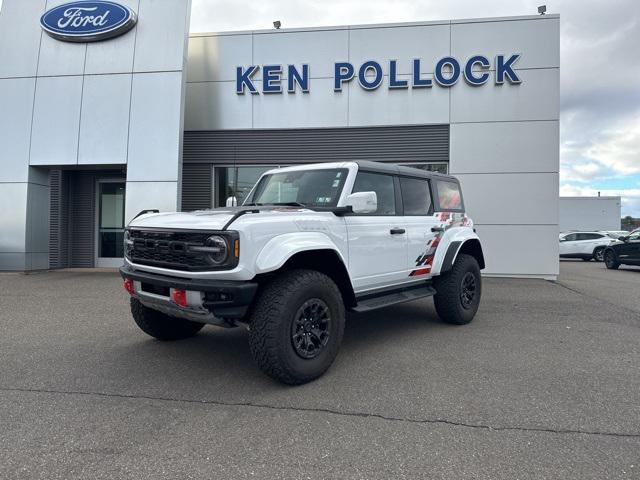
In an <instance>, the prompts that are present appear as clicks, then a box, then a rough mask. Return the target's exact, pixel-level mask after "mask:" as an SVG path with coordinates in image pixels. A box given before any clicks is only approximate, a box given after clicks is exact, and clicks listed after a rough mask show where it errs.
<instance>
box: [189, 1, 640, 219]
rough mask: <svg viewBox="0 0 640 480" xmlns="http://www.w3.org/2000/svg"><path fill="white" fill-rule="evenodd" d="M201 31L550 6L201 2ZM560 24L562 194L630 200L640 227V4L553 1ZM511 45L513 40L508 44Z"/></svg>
mask: <svg viewBox="0 0 640 480" xmlns="http://www.w3.org/2000/svg"><path fill="white" fill-rule="evenodd" d="M192 2H193V3H192V5H193V6H192V13H191V31H192V32H222V31H232V30H251V29H266V28H273V26H272V22H273V21H274V20H280V21H281V22H282V27H283V28H287V27H288V28H294V27H316V26H327V25H349V24H351V25H353V24H363V23H389V22H391V23H392V22H410V21H421V20H447V19H452V18H477V17H499V16H509V15H530V14H536V13H537V7H538V5H541V4H543V3H545V1H544V0H537V1H527V0H482V1H479V0H448V1H443V0H395V1H394V0H304V1H293V0H262V1H260V0H245V1H243V2H238V1H233V0H192ZM546 5H547V12H548V13H559V14H560V55H561V56H560V79H561V80H560V83H561V90H560V91H561V93H560V109H561V111H560V194H561V195H597V193H598V192H601V194H602V195H620V196H622V197H623V200H622V214H623V216H624V215H632V216H634V217H640V0H607V1H603V0H599V1H595V0H565V1H561V0H547V1H546ZM507 41H508V40H507Z"/></svg>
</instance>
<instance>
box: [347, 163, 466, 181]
mask: <svg viewBox="0 0 640 480" xmlns="http://www.w3.org/2000/svg"><path fill="white" fill-rule="evenodd" d="M355 163H357V164H358V169H360V170H366V171H368V172H378V173H387V174H391V175H404V176H407V177H418V178H441V179H443V180H452V181H454V182H457V181H458V179H457V178H455V177H453V176H451V175H445V174H443V173H438V172H429V171H426V170H421V169H419V168H412V167H404V166H402V165H393V164H391V163H382V162H371V161H368V160H356V161H355Z"/></svg>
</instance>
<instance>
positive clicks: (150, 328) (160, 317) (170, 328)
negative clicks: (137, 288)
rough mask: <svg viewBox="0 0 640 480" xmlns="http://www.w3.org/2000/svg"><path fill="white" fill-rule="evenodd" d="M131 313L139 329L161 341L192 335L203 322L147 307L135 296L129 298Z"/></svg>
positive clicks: (199, 328) (198, 329) (200, 327)
mask: <svg viewBox="0 0 640 480" xmlns="http://www.w3.org/2000/svg"><path fill="white" fill-rule="evenodd" d="M131 315H133V319H134V320H135V322H136V324H137V325H138V327H140V330H142V331H143V332H144V333H146V334H147V335H151V336H152V337H154V338H157V339H158V340H163V341H170V340H182V339H183V338H189V337H193V336H194V335H195V334H196V333H198V332H199V331H200V330H202V327H204V323H199V322H192V321H190V320H184V319H182V318H173V317H170V316H169V315H165V314H164V313H161V312H158V311H157V310H153V309H151V308H147V307H145V306H144V305H142V304H141V303H140V301H139V300H136V299H135V298H132V299H131Z"/></svg>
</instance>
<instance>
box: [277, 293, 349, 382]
mask: <svg viewBox="0 0 640 480" xmlns="http://www.w3.org/2000/svg"><path fill="white" fill-rule="evenodd" d="M336 293H337V295H336ZM312 298H318V299H320V300H322V301H323V302H324V303H326V304H327V306H328V307H329V314H330V317H331V322H330V329H329V342H328V343H327V345H326V346H325V347H324V348H323V350H322V351H321V352H320V353H319V354H318V355H317V356H316V357H314V358H310V359H306V358H302V357H300V356H299V355H298V354H297V353H296V351H295V348H294V346H293V341H292V338H291V329H292V324H293V322H294V320H295V316H296V313H297V312H298V309H299V308H300V307H301V306H302V305H303V304H304V303H305V302H306V301H307V300H310V299H312ZM343 328H344V306H343V305H342V298H341V296H340V294H339V291H338V290H337V287H335V286H334V288H331V285H328V284H325V283H314V284H313V285H309V284H306V283H305V284H303V285H301V286H300V287H299V288H295V289H293V290H291V291H290V292H289V293H288V295H287V298H286V300H285V308H284V315H283V318H282V319H281V321H280V322H279V325H278V331H277V335H278V343H279V345H280V347H281V351H282V352H283V353H284V357H283V359H282V360H283V361H284V362H285V363H286V365H287V367H288V368H289V369H290V370H293V371H295V372H297V374H298V375H301V376H311V377H315V376H317V375H318V373H319V372H323V371H324V370H326V369H327V368H328V366H329V365H330V364H331V362H333V359H334V358H335V357H336V355H337V353H338V350H339V348H340V344H341V341H342V338H341V337H342V331H343Z"/></svg>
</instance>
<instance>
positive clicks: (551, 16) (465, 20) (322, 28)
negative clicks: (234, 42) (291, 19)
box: [189, 13, 560, 38]
mask: <svg viewBox="0 0 640 480" xmlns="http://www.w3.org/2000/svg"><path fill="white" fill-rule="evenodd" d="M559 18H560V15H559V14H557V13H548V14H545V15H519V16H511V17H486V18H461V19H451V20H423V21H417V22H397V23H367V24H358V25H327V26H317V27H294V28H280V29H275V28H265V29H257V30H235V31H234V30H231V31H222V32H189V38H197V37H216V36H223V35H224V36H227V35H251V34H260V35H262V34H266V35H281V34H284V33H298V32H318V31H327V30H367V29H377V28H396V27H421V26H430V25H455V24H461V23H489V22H513V21H520V20H537V21H544V20H557V19H559ZM265 23H266V24H268V23H269V22H265Z"/></svg>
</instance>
